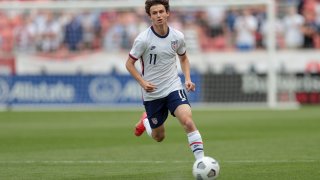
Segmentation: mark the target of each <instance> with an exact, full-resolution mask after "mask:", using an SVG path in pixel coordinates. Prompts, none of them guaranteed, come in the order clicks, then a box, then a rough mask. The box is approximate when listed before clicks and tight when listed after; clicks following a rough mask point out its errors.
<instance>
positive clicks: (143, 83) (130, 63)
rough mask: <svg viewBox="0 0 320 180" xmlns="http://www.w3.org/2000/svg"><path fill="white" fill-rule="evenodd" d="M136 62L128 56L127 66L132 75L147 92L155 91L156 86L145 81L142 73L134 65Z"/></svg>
mask: <svg viewBox="0 0 320 180" xmlns="http://www.w3.org/2000/svg"><path fill="white" fill-rule="evenodd" d="M135 62H136V60H134V59H132V58H131V57H130V56H129V57H128V60H127V62H126V68H127V70H128V71H129V73H130V74H131V76H132V77H133V78H134V79H136V81H137V82H138V83H139V84H140V86H141V87H142V88H143V89H144V90H145V91H147V92H153V91H154V90H155V89H156V87H155V85H153V84H152V83H150V82H148V81H145V80H144V79H143V78H142V76H141V75H140V73H139V72H138V70H137V69H136V67H135V66H134V63H135Z"/></svg>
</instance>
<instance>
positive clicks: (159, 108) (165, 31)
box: [126, 0, 204, 159]
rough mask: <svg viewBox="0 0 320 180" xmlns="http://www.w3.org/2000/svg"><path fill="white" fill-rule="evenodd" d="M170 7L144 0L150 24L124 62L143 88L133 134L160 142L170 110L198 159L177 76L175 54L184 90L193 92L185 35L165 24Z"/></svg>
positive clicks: (162, 0)
mask: <svg viewBox="0 0 320 180" xmlns="http://www.w3.org/2000/svg"><path fill="white" fill-rule="evenodd" d="M169 9H170V7H169V1H168V0H146V2H145V11H146V13H147V14H148V16H149V18H150V19H151V22H152V25H151V26H150V27H149V28H147V29H146V30H145V31H143V32H142V33H140V34H139V35H138V36H137V38H136V39H135V41H134V43H133V47H132V49H131V51H130V53H129V57H128V60H127V62H126V68H127V70H128V71H129V72H130V74H131V75H132V76H133V77H134V78H135V79H136V80H137V82H138V83H139V84H140V86H141V87H142V89H143V90H142V95H143V104H144V106H145V110H146V112H144V113H143V114H142V117H141V119H140V121H139V122H138V123H137V124H136V127H135V135H136V136H141V135H142V134H143V132H144V131H146V132H147V134H148V135H149V136H151V137H152V138H153V139H154V140H156V141H157V142H161V141H162V140H163V139H164V137H165V128H164V122H165V121H166V119H167V117H168V111H170V112H171V114H172V115H173V116H175V117H176V118H177V119H178V120H179V122H180V123H181V125H182V126H183V128H184V130H185V132H186V134H187V137H188V141H189V145H190V148H191V150H192V152H193V153H194V156H195V158H196V159H199V158H202V157H203V156H204V152H203V142H202V138H201V135H200V133H199V131H198V130H197V128H196V125H195V123H194V122H193V120H192V112H191V107H190V104H189V102H188V98H187V95H186V93H185V90H184V87H183V85H182V82H181V79H180V77H179V76H178V69H177V66H176V55H177V54H178V56H179V60H180V65H181V69H182V71H183V74H184V76H185V82H184V85H185V89H186V90H187V91H195V84H194V83H193V82H192V81H191V77H190V63H189V59H188V56H187V54H186V46H185V41H184V35H183V34H182V33H181V32H180V31H178V30H176V29H174V28H172V27H169V26H168V24H167V23H168V22H167V21H168V17H169V15H170V10H169ZM138 59H140V60H141V65H142V72H141V73H142V75H140V73H139V71H138V70H137V69H136V68H135V66H134V64H135V62H136V61H137V60H138Z"/></svg>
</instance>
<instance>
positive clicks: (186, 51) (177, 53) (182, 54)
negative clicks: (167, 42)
mask: <svg viewBox="0 0 320 180" xmlns="http://www.w3.org/2000/svg"><path fill="white" fill-rule="evenodd" d="M186 53H187V51H185V52H184V53H182V54H179V53H177V54H178V55H179V56H183V55H185V54H186Z"/></svg>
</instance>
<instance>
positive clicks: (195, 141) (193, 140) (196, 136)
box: [188, 130, 204, 159]
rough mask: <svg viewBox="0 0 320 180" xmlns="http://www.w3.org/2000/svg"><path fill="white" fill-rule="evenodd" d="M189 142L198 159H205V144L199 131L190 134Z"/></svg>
mask: <svg viewBox="0 0 320 180" xmlns="http://www.w3.org/2000/svg"><path fill="white" fill-rule="evenodd" d="M188 141H189V146H190V149H191V151H192V152H193V154H194V157H195V158H196V159H200V158H202V157H204V152H203V142H202V138H201V135H200V133H199V131H198V130H196V131H193V132H191V133H188Z"/></svg>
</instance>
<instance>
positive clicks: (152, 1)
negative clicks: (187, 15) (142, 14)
mask: <svg viewBox="0 0 320 180" xmlns="http://www.w3.org/2000/svg"><path fill="white" fill-rule="evenodd" d="M157 4H162V5H163V6H164V7H165V8H166V11H167V12H169V11H170V5H169V0H146V2H145V10H146V13H147V14H148V15H149V16H150V15H151V14H150V8H151V6H154V5H157Z"/></svg>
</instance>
